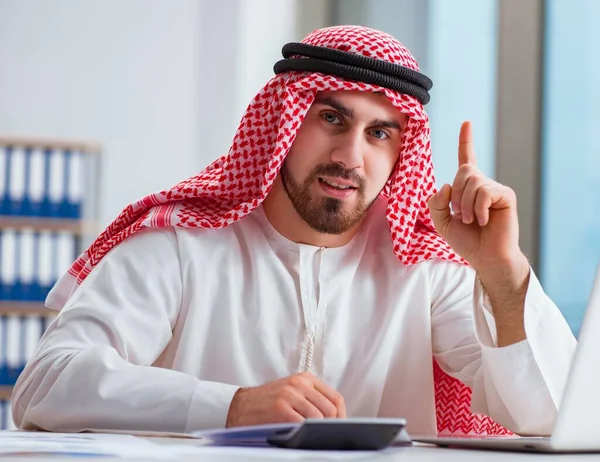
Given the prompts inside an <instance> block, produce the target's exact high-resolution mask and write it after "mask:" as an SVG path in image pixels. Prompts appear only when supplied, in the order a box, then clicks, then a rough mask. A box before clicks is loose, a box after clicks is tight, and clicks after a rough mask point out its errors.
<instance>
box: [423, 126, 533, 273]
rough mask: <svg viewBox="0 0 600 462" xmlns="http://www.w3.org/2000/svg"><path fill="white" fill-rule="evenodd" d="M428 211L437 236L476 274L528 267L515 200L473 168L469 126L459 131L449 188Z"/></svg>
mask: <svg viewBox="0 0 600 462" xmlns="http://www.w3.org/2000/svg"><path fill="white" fill-rule="evenodd" d="M450 204H452V212H451V211H450ZM428 206H429V210H430V212H431V217H432V219H433V223H434V225H435V228H436V230H437V232H438V233H439V234H440V235H441V236H442V237H443V238H444V239H445V240H446V242H448V244H449V245H450V247H452V249H453V250H454V251H455V252H456V253H457V254H458V255H460V256H461V257H463V258H464V259H465V260H467V261H468V262H469V263H470V264H471V266H472V267H473V268H475V270H476V271H477V272H478V273H483V272H486V271H487V272H490V271H489V270H494V269H500V268H511V267H514V266H515V265H517V266H519V267H521V266H523V265H526V266H527V268H529V264H528V263H527V261H526V260H527V259H526V258H525V256H524V255H523V254H522V252H521V250H520V248H519V222H518V217H517V199H516V195H515V193H514V191H513V190H512V189H510V188H509V187H507V186H503V185H501V184H500V183H497V182H496V181H493V180H491V179H489V178H487V177H486V176H485V175H484V174H483V173H482V172H481V171H480V170H479V169H478V168H477V167H476V156H475V150H474V148H473V135H472V129H471V122H464V123H463V124H462V126H461V129H460V135H459V144H458V172H457V174H456V177H455V178H454V183H453V184H452V186H450V185H448V184H445V185H444V186H443V187H442V188H441V189H440V190H439V191H438V193H437V194H434V195H433V196H432V197H431V198H430V200H429V202H428ZM519 272H521V273H524V268H520V271H519Z"/></svg>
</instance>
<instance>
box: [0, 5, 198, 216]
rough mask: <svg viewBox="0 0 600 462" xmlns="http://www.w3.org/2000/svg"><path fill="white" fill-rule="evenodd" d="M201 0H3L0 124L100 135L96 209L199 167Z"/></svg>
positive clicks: (104, 210) (104, 212) (9, 129)
mask: <svg viewBox="0 0 600 462" xmlns="http://www.w3.org/2000/svg"><path fill="white" fill-rule="evenodd" d="M199 7H200V3H199V2H198V1H195V0H180V1H178V2H166V1H161V0H126V1H119V0H102V1H86V2H80V1H78V0H52V1H45V0H24V1H21V0H0V66H1V69H0V101H1V104H0V133H2V134H5V135H31V136H49V137H64V138H83V139H95V140H99V141H100V142H101V143H102V145H103V146H104V153H103V155H102V171H101V184H100V187H101V191H102V195H101V197H100V211H99V212H100V213H99V215H100V216H99V219H100V222H101V224H107V223H108V222H109V221H110V220H111V219H112V218H113V217H114V216H115V215H116V214H117V213H118V212H120V210H121V208H122V207H123V206H125V205H127V204H128V203H129V202H132V201H134V200H136V199H138V198H140V197H141V196H143V195H145V194H147V193H148V192H151V191H154V190H159V189H161V188H164V187H167V186H169V185H170V184H172V183H175V182H176V181H178V180H180V179H183V178H185V177H186V176H188V175H189V173H190V172H193V171H194V170H197V169H198V166H199V159H198V155H197V153H198V150H199V138H198V131H197V126H196V125H197V120H198V110H199V105H198V101H199V88H198V85H197V82H198V74H199V69H198V59H197V56H198V55H199V52H200V46H201V44H200V41H199V24H200V19H201V18H200V8H199Z"/></svg>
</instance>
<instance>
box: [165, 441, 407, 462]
mask: <svg viewBox="0 0 600 462" xmlns="http://www.w3.org/2000/svg"><path fill="white" fill-rule="evenodd" d="M162 447H163V448H164V449H165V450H167V451H169V452H170V453H171V455H173V456H176V457H185V456H205V455H206V456H213V457H215V460H217V457H219V456H221V457H223V456H238V457H239V458H240V460H245V459H246V458H247V459H249V460H265V459H277V460H298V459H300V460H356V459H363V458H373V456H375V455H384V454H394V453H398V452H399V451H401V450H402V449H401V448H387V449H383V450H381V451H316V450H301V449H283V448H276V447H264V448H259V447H236V446H211V445H203V444H197V445H193V444H175V445H164V446H162Z"/></svg>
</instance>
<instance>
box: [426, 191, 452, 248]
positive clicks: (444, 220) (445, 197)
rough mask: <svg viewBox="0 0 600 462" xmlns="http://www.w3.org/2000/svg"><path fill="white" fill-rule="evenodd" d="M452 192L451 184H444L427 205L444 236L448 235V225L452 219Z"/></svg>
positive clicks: (434, 222) (435, 223) (437, 229)
mask: <svg viewBox="0 0 600 462" xmlns="http://www.w3.org/2000/svg"><path fill="white" fill-rule="evenodd" d="M451 194H452V187H451V186H450V185H449V184H445V185H444V186H442V189H440V190H439V191H438V192H437V193H435V194H434V195H433V196H431V197H430V198H429V200H428V201H427V206H428V207H429V212H430V213H431V219H432V220H433V225H434V226H435V230H436V231H437V232H438V233H439V234H440V235H441V236H442V237H446V233H447V230H448V225H449V224H450V220H452V213H451V212H450V196H451Z"/></svg>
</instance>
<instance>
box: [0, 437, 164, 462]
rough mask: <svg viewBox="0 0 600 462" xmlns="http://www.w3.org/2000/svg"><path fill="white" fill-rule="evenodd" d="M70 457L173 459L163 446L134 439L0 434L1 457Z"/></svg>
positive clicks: (141, 439)
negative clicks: (50, 455) (42, 455)
mask: <svg viewBox="0 0 600 462" xmlns="http://www.w3.org/2000/svg"><path fill="white" fill-rule="evenodd" d="M8 454H10V455H26V454H63V455H65V454H68V455H86V456H87V455H94V456H112V457H124V458H160V459H164V458H167V457H172V456H171V452H170V451H167V450H165V449H164V448H163V446H162V445H158V444H155V443H152V442H151V441H148V440H145V439H143V438H136V437H135V436H131V435H114V434H96V433H49V432H22V431H5V432H0V455H8Z"/></svg>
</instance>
